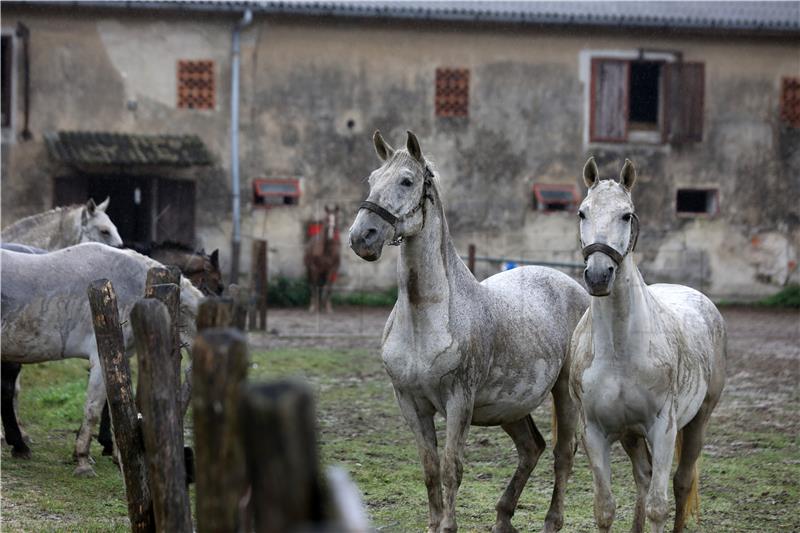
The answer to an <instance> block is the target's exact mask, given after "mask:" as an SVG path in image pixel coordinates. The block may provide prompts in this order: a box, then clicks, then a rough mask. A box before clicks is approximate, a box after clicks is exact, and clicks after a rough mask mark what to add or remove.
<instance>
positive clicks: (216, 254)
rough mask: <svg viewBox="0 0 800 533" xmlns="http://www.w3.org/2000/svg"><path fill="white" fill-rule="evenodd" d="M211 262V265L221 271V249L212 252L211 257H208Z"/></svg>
mask: <svg viewBox="0 0 800 533" xmlns="http://www.w3.org/2000/svg"><path fill="white" fill-rule="evenodd" d="M208 259H209V261H211V265H212V266H213V267H214V268H216V269H217V270H219V248H217V249H216V250H214V251H213V252H211V255H210V256H209V257H208Z"/></svg>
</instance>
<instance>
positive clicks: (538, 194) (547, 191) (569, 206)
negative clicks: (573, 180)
mask: <svg viewBox="0 0 800 533" xmlns="http://www.w3.org/2000/svg"><path fill="white" fill-rule="evenodd" d="M579 203H580V197H579V196H578V188H577V187H575V186H574V185H555V184H547V183H536V184H535V185H534V186H533V208H534V209H535V210H536V211H542V212H545V213H552V212H554V211H575V210H576V209H577V208H578V204H579Z"/></svg>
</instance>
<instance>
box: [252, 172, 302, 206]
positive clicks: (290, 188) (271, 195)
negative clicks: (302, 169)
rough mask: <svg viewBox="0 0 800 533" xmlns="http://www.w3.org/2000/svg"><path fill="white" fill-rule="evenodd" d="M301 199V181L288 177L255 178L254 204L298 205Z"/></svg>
mask: <svg viewBox="0 0 800 533" xmlns="http://www.w3.org/2000/svg"><path fill="white" fill-rule="evenodd" d="M299 200H300V181H299V180H297V179H294V178H288V179H257V180H253V204H254V205H257V206H261V207H277V206H279V205H297V203H298V201H299Z"/></svg>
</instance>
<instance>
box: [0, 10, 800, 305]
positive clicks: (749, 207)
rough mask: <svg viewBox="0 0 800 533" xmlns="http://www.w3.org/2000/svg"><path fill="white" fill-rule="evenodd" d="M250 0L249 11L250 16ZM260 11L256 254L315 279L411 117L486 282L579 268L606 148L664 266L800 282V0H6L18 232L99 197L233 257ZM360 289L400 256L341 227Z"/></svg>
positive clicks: (135, 228)
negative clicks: (627, 173) (506, 272)
mask: <svg viewBox="0 0 800 533" xmlns="http://www.w3.org/2000/svg"><path fill="white" fill-rule="evenodd" d="M246 10H251V12H252V20H251V21H250V22H249V23H246V22H247V21H244V22H243V21H242V17H243V14H244V12H245V11H246ZM237 24H238V25H239V27H240V35H241V54H240V64H241V68H240V76H239V85H240V96H239V99H238V104H239V114H238V116H239V128H238V133H239V145H240V147H239V165H240V175H241V187H240V193H241V205H242V207H241V225H242V261H241V264H242V265H243V270H245V271H246V270H247V266H248V265H249V256H248V252H249V249H250V241H251V240H252V239H254V238H256V239H260V238H267V239H268V240H269V243H270V244H269V245H270V257H269V261H270V268H271V275H273V276H275V275H285V276H289V277H300V276H302V275H303V267H302V245H303V242H304V238H305V234H306V227H307V224H308V223H309V222H310V221H312V220H314V219H315V218H317V217H319V216H320V215H321V214H322V213H323V212H324V209H323V207H324V205H325V204H334V203H335V204H338V205H340V206H341V207H342V209H343V212H344V213H345V216H344V220H343V222H342V233H343V235H346V228H347V227H348V226H349V224H350V222H351V220H352V217H353V216H354V210H355V207H356V206H357V204H358V202H359V201H360V200H361V199H362V198H363V196H364V194H365V192H366V185H365V177H366V176H367V175H368V174H369V172H370V171H371V170H373V169H374V168H375V167H376V166H377V159H376V157H375V155H374V152H373V149H372V146H371V140H370V139H371V134H372V132H373V131H374V130H376V129H380V130H381V131H382V132H383V134H384V137H385V138H386V139H387V140H388V141H389V142H390V143H394V144H402V143H403V142H404V140H405V131H406V129H411V130H413V131H414V132H415V133H416V134H417V135H418V137H419V138H420V140H421V142H422V147H423V151H425V152H426V154H428V155H429V157H430V158H431V159H432V160H433V161H434V162H435V163H436V164H437V168H438V170H439V172H440V175H441V188H442V194H443V196H444V199H445V203H446V208H447V216H448V220H449V224H450V229H451V231H452V233H453V236H454V239H455V241H456V244H457V247H458V248H459V249H460V250H463V252H464V253H466V249H467V246H468V244H470V243H474V244H475V245H476V246H477V252H478V256H487V257H491V258H496V260H495V261H488V262H482V261H481V262H479V263H478V266H477V270H478V275H479V277H482V276H486V275H488V274H491V273H493V272H495V271H496V270H497V268H498V263H499V260H500V259H503V258H506V259H508V258H511V259H516V258H523V259H527V260H535V261H552V262H564V263H579V262H580V257H579V254H578V242H577V223H576V218H575V214H574V209H575V203H576V202H577V201H579V199H580V198H581V197H582V196H583V195H584V194H585V190H584V188H583V185H582V182H581V180H580V171H581V168H582V165H583V163H584V161H585V160H586V158H587V157H588V156H589V155H595V157H596V158H597V161H598V163H599V164H600V167H601V170H602V172H603V174H604V175H607V176H616V175H617V173H618V172H619V168H620V167H621V164H622V161H623V160H624V158H625V157H628V158H630V159H632V160H633V161H634V163H635V164H636V167H637V169H638V171H639V176H640V181H639V183H638V185H637V187H636V188H635V190H634V201H635V203H636V206H637V211H638V213H639V216H640V218H641V223H642V227H641V236H640V239H639V249H638V254H637V255H638V261H639V263H640V266H641V268H642V269H643V271H644V272H645V276H646V279H647V280H648V281H651V282H653V281H677V282H681V283H687V284H690V285H693V286H696V287H699V288H701V289H703V290H704V291H706V292H707V293H709V294H711V295H712V296H714V297H716V298H751V297H758V296H760V295H764V294H769V293H772V292H774V291H776V290H777V289H778V288H779V287H781V286H782V285H784V284H786V283H787V282H790V281H792V280H794V281H797V280H798V276H799V274H798V268H797V256H798V249H799V248H800V201H799V200H800V40H799V39H798V37H800V3H798V2H758V3H751V2H742V3H728V2H713V3H705V2H693V3H685V4H674V3H662V2H646V3H617V2H588V3H582V2H558V3H556V2H498V3H490V2H486V3H468V2H336V3H334V2H279V1H275V2H272V1H260V2H200V1H197V2H195V1H143V2H136V3H133V2H109V1H87V2H68V3H57V2H36V3H34V2H20V1H6V2H3V17H2V46H3V48H2V74H3V82H2V83H3V86H2V103H3V115H2V120H3V131H2V133H3V137H2V139H3V144H2V223H3V226H5V225H7V224H9V223H11V222H13V221H14V220H16V219H18V218H19V217H22V216H25V215H29V214H31V213H34V212H38V211H42V210H45V209H48V208H50V207H53V206H54V205H57V204H63V203H70V202H77V201H83V200H85V198H86V197H87V196H94V197H95V198H96V199H98V200H102V199H103V198H104V197H105V196H106V195H110V196H111V198H112V201H111V208H110V210H109V213H110V215H111V216H112V218H113V219H114V220H115V221H117V223H118V225H119V227H120V230H121V233H122V234H123V237H125V238H126V239H128V240H139V241H146V240H166V239H171V240H178V241H183V242H187V243H192V244H197V245H201V246H204V247H205V248H206V249H213V248H220V249H221V252H222V254H221V255H222V259H223V265H227V264H228V263H227V262H228V261H229V256H230V254H229V251H230V247H231V244H230V243H231V238H232V222H231V221H232V208H231V185H230V184H231V176H230V175H231V133H230V125H231V82H232V71H233V69H232V35H233V32H234V27H235V26H237ZM342 256H343V263H342V271H341V273H340V277H339V285H340V287H342V288H361V289H368V288H379V287H386V286H389V285H391V284H393V283H394V273H395V263H394V258H395V257H396V251H395V250H394V249H392V250H391V251H390V252H389V253H387V254H385V255H384V257H383V258H382V259H381V261H379V262H378V263H377V264H367V263H364V262H361V261H360V260H358V259H357V258H356V257H355V256H354V254H352V253H350V252H349V250H348V249H347V246H346V244H345V245H344V247H343V250H342Z"/></svg>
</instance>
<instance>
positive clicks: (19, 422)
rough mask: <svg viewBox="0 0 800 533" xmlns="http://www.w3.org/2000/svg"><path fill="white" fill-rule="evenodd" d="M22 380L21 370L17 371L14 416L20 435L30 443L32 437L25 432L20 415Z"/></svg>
mask: <svg viewBox="0 0 800 533" xmlns="http://www.w3.org/2000/svg"><path fill="white" fill-rule="evenodd" d="M20 370H22V369H20ZM20 381H22V378H21V375H20V372H17V379H16V380H14V418H16V420H17V427H18V428H19V433H20V435H22V440H24V441H25V443H26V444H30V443H31V438H30V436H28V434H27V433H26V432H25V428H24V427H22V420H21V419H20V417H19V391H20V390H22V385H21V384H20Z"/></svg>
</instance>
